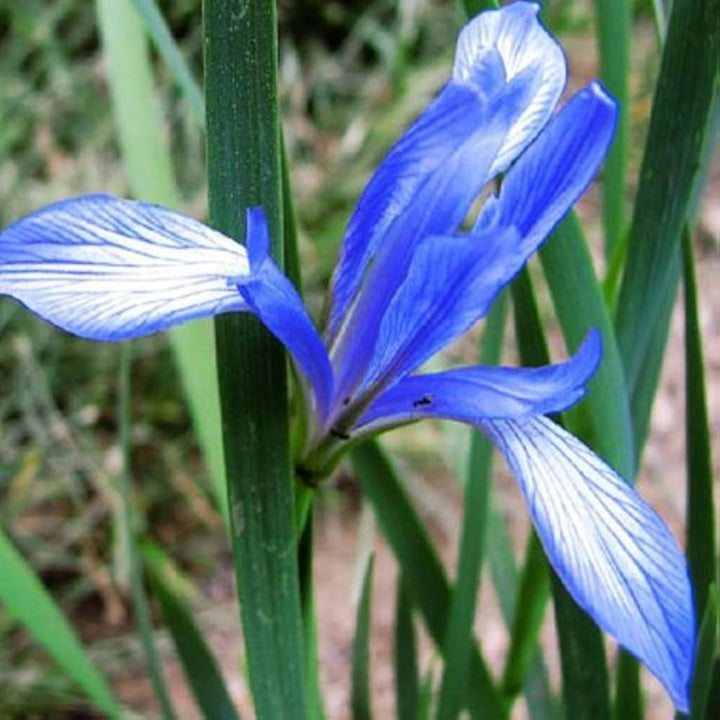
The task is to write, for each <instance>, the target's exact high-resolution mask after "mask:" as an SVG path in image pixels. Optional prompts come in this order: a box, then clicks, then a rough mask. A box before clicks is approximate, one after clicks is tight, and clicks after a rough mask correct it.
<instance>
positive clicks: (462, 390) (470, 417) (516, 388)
mask: <svg viewBox="0 0 720 720" xmlns="http://www.w3.org/2000/svg"><path fill="white" fill-rule="evenodd" d="M601 342H602V341H601V337H600V334H599V333H598V332H597V331H596V330H592V331H591V332H590V333H589V334H588V336H587V338H586V339H585V341H584V342H583V344H582V345H581V346H580V348H579V349H578V351H577V352H576V353H575V355H574V356H573V357H572V358H571V359H570V360H567V361H565V362H563V363H558V364H557V365H547V366H545V367H539V368H506V367H483V366H476V367H464V368H458V369H454V370H448V371H446V372H441V373H434V374H427V375H413V376H412V377H408V378H405V379H404V380H401V381H400V382H399V383H398V384H397V385H395V386H393V387H392V388H390V389H389V390H386V391H385V392H384V393H383V394H382V395H380V396H379V397H378V398H377V399H376V400H375V402H373V404H372V405H371V406H370V407H369V408H368V410H367V412H366V413H365V415H363V417H362V418H360V421H359V422H358V427H357V429H358V430H360V431H363V432H368V431H371V432H374V431H376V430H379V429H381V428H383V427H389V426H393V425H398V424H401V423H407V422H413V421H415V420H421V419H422V418H425V417H437V418H445V419H449V420H459V421H461V422H467V423H471V424H472V423H477V422H478V421H480V420H484V419H498V418H500V419H502V418H518V417H523V416H525V415H529V414H547V413H555V412H560V411H562V410H565V409H566V408H568V407H570V406H571V405H574V404H575V403H576V402H578V401H579V400H580V399H581V398H582V397H583V396H584V395H585V385H586V383H587V382H588V380H589V379H590V377H591V376H592V374H593V373H594V372H595V370H596V369H597V367H598V365H599V363H600V358H601V354H602V349H601Z"/></svg>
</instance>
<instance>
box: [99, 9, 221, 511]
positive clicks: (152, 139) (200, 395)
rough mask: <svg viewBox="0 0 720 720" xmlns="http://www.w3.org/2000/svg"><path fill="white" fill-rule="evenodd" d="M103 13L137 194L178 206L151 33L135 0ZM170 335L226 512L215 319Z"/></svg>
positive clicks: (120, 125) (121, 132) (116, 104)
mask: <svg viewBox="0 0 720 720" xmlns="http://www.w3.org/2000/svg"><path fill="white" fill-rule="evenodd" d="M97 10H98V19H99V21H100V30H101V34H102V40H103V51H104V55H105V58H106V62H107V71H108V81H109V84H110V93H111V97H112V103H113V112H114V115H115V123H116V126H117V129H118V137H119V140H120V148H121V151H122V157H123V163H124V165H125V168H126V171H127V174H128V178H129V180H130V185H131V188H132V191H133V194H134V195H135V196H136V197H139V198H142V199H143V200H147V201H150V202H157V203H161V204H163V205H168V206H169V207H173V208H175V207H177V206H178V204H179V201H178V191H177V188H176V186H175V180H174V177H173V171H172V162H171V158H170V152H169V149H168V147H167V145H166V142H165V138H164V133H163V126H162V122H161V118H160V114H159V110H158V107H157V98H156V97H155V93H154V87H153V77H152V69H151V65H150V55H149V52H148V45H147V40H146V36H145V32H144V30H143V27H142V25H141V24H140V20H139V17H138V15H137V13H136V12H135V9H134V8H133V6H132V5H131V2H130V0H97ZM169 335H170V342H171V345H172V348H173V354H174V357H175V362H176V363H177V367H178V370H179V372H180V378H181V381H182V385H183V389H184V391H185V395H186V398H187V401H188V405H189V409H190V414H191V417H192V419H193V425H194V427H195V431H196V433H197V436H198V440H199V442H200V447H201V448H202V452H203V457H204V460H205V463H206V466H207V468H208V472H209V475H210V479H211V481H212V483H213V488H214V494H215V499H216V502H217V503H218V506H219V507H220V508H221V509H222V510H223V512H224V515H225V517H227V507H226V506H227V501H226V495H225V485H224V482H225V469H224V465H223V454H222V435H221V427H220V403H219V400H218V391H217V374H216V368H215V350H214V339H213V328H212V323H211V322H210V321H196V322H193V323H190V324H189V325H185V326H183V327H178V328H173V329H172V330H171V331H170V333H169Z"/></svg>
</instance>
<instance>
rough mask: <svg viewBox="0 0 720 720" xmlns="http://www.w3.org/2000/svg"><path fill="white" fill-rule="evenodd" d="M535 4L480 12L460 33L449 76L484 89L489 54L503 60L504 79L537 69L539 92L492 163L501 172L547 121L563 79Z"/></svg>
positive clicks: (558, 53)
mask: <svg viewBox="0 0 720 720" xmlns="http://www.w3.org/2000/svg"><path fill="white" fill-rule="evenodd" d="M539 9H540V6H539V5H537V4H536V3H530V2H515V3H512V4H511V5H507V6H506V7H503V8H500V9H498V10H489V11H486V12H483V13H480V14H479V15H478V16H477V17H476V18H475V19H474V20H473V21H471V22H469V23H468V24H467V25H466V26H465V28H463V31H462V32H461V33H460V37H459V38H458V44H457V52H456V54H455V67H454V69H453V80H454V81H455V82H457V83H460V84H463V85H468V86H472V87H475V88H476V89H477V90H478V92H480V93H483V94H488V88H489V87H492V86H493V85H494V84H495V82H497V80H494V79H495V78H498V74H497V71H496V70H495V68H494V67H493V63H490V62H488V58H490V57H493V56H494V55H497V56H499V57H500V58H501V59H502V67H503V69H504V74H505V81H506V82H510V81H512V79H513V78H514V77H516V76H517V75H520V74H521V73H523V72H525V71H526V70H527V69H528V68H538V69H539V71H540V74H539V77H538V85H537V87H538V92H537V94H536V95H535V97H534V98H533V102H532V103H530V104H528V106H527V107H526V108H525V110H524V112H523V113H522V115H521V116H520V117H519V118H518V119H517V121H516V122H515V124H514V125H513V127H512V129H511V131H510V132H509V133H508V135H507V137H506V138H505V141H504V142H503V144H502V147H501V148H500V150H499V151H498V154H497V157H496V158H495V161H494V163H493V166H492V168H491V171H490V172H491V174H492V175H495V174H497V173H500V172H505V170H506V169H507V168H508V166H509V165H510V163H511V162H512V161H513V160H514V159H515V158H516V157H517V156H518V155H519V154H520V153H521V152H522V151H523V149H524V148H525V147H526V146H527V144H528V143H529V142H530V141H531V140H532V139H533V138H534V137H535V135H537V133H538V132H540V130H541V129H542V128H543V126H544V125H545V123H546V122H547V120H548V118H549V117H550V114H551V112H552V110H553V108H554V107H555V104H556V103H557V101H558V100H559V99H560V95H561V94H562V91H563V88H564V87H565V81H566V78H567V66H566V62H565V56H564V55H563V51H562V48H561V47H560V45H559V44H558V43H557V42H556V41H555V39H554V38H553V37H552V35H550V34H549V33H548V32H547V30H545V28H544V27H543V26H542V24H541V23H540V22H539V21H538V19H537V14H538V11H539Z"/></svg>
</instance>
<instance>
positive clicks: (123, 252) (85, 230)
mask: <svg viewBox="0 0 720 720" xmlns="http://www.w3.org/2000/svg"><path fill="white" fill-rule="evenodd" d="M248 272H249V267H248V261H247V255H246V253H245V249H244V248H243V247H242V246H241V245H238V244H237V243H234V242H233V241H232V240H230V239H229V238H227V237H225V236H224V235H222V234H220V233H218V232H215V231H214V230H212V229H210V228H209V227H207V226H205V225H203V224H202V223H200V222H197V221H196V220H193V219H191V218H188V217H185V216H183V215H180V214H179V213H175V212H172V211H170V210H166V209H165V208H162V207H159V206H157V205H150V204H148V203H142V202H133V201H130V200H120V199H118V198H113V197H110V196H107V195H89V196H86V197H81V198H77V199H73V200H64V201H62V202H58V203H55V204H53V205H49V206H47V207H46V208H43V209H42V210H38V211H37V212H35V213H32V214H31V215H28V216H27V217H25V218H22V219H21V220H18V221H17V222H16V223H14V224H13V225H10V226H9V227H8V228H7V229H6V230H4V231H3V232H2V233H0V294H4V295H11V296H13V297H15V298H16V299H18V300H19V301H20V302H21V303H23V304H24V305H25V306H27V307H28V308H29V309H30V310H32V311H33V312H35V313H37V314H38V315H40V316H41V317H43V318H44V319H45V320H48V321H49V322H51V323H53V324H54V325H57V326H58V327H61V328H62V329H64V330H67V331H68V332H70V333H73V334H75V335H79V336H80V337H84V338H88V339H90V340H125V339H128V338H133V337H139V336H142V335H149V334H151V333H154V332H157V331H159V330H163V329H165V328H167V327H170V326H171V325H177V324H178V323H182V322H185V321H187V320H192V319H194V318H200V317H206V316H209V315H216V314H218V313H221V312H228V311H230V310H244V309H247V305H246V304H245V302H244V301H243V299H242V298H241V297H240V294H239V293H238V291H237V288H236V287H235V286H234V285H232V284H230V283H229V279H230V278H235V277H240V276H244V275H246V274H247V273H248Z"/></svg>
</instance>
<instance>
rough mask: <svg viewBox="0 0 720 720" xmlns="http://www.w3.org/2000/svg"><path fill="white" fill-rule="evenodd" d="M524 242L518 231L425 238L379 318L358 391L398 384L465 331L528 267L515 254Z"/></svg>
mask: <svg viewBox="0 0 720 720" xmlns="http://www.w3.org/2000/svg"><path fill="white" fill-rule="evenodd" d="M521 242H522V238H520V237H519V236H518V234H517V232H516V231H515V230H514V228H503V229H502V230H501V231H495V232H493V233H483V234H479V235H464V236H450V237H429V238H427V239H426V240H425V241H424V242H423V243H422V244H421V245H420V246H419V247H418V249H417V250H416V252H415V254H414V255H413V257H412V262H411V265H410V269H409V271H408V273H407V277H406V278H405V281H404V282H403V283H402V284H401V285H400V287H399V288H398V289H397V292H396V293H395V295H394V296H393V297H392V299H391V300H390V301H389V303H387V304H386V307H385V308H384V311H383V312H382V313H378V314H379V319H378V323H379V326H380V327H379V332H378V334H377V339H376V342H375V343H374V344H373V349H372V359H371V362H370V363H369V365H368V370H367V373H366V376H365V378H364V380H363V382H362V383H361V385H360V386H359V388H360V391H363V390H365V389H367V388H369V387H371V386H373V385H376V384H377V385H382V384H385V383H388V382H390V381H392V380H394V379H397V380H399V379H400V378H402V377H403V376H404V375H407V374H408V373H410V372H412V371H413V370H415V369H416V368H418V367H419V366H420V365H422V364H423V363H424V362H425V361H426V360H428V359H429V358H430V357H432V356H433V355H434V354H435V353H436V352H438V351H439V350H440V349H442V348H443V347H444V346H445V345H447V344H448V343H450V342H452V341H453V340H455V339H456V338H458V337H460V336H461V335H463V334H464V333H465V332H467V330H468V329H469V328H470V327H472V325H474V324H475V323H476V322H477V321H478V320H479V319H480V318H481V317H483V315H485V313H486V312H487V310H488V309H489V307H490V305H491V304H492V302H493V300H494V299H495V297H496V296H497V294H498V292H500V290H501V289H502V288H503V286H504V285H505V284H506V283H507V282H509V281H510V279H511V278H512V277H514V275H515V274H516V273H517V272H518V271H519V270H520V268H521V267H522V265H523V264H524V262H525V260H526V257H524V256H523V255H522V254H520V253H519V252H518V251H517V247H518V245H519V244H520V243H521Z"/></svg>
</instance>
